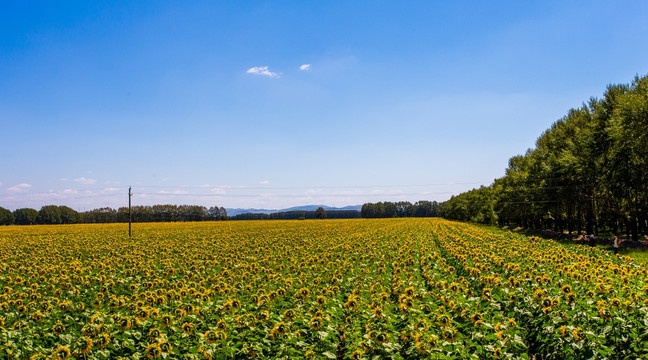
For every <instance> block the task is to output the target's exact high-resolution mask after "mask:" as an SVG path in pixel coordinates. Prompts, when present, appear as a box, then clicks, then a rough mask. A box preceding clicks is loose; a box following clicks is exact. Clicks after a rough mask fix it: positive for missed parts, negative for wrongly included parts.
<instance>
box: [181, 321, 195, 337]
mask: <svg viewBox="0 0 648 360" xmlns="http://www.w3.org/2000/svg"><path fill="white" fill-rule="evenodd" d="M193 331H194V324H193V323H190V322H185V323H183V324H182V332H183V333H185V334H191V333H193Z"/></svg>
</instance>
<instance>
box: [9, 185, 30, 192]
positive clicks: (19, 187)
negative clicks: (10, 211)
mask: <svg viewBox="0 0 648 360" xmlns="http://www.w3.org/2000/svg"><path fill="white" fill-rule="evenodd" d="M30 187H32V186H31V185H30V184H18V185H14V186H12V187H10V188H8V189H7V191H9V192H14V193H17V192H25V191H27V190H28V189H29V188H30Z"/></svg>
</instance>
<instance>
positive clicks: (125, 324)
mask: <svg viewBox="0 0 648 360" xmlns="http://www.w3.org/2000/svg"><path fill="white" fill-rule="evenodd" d="M132 325H133V324H132V322H131V320H130V319H129V318H128V317H120V318H119V319H118V320H117V326H118V327H119V328H120V329H122V330H125V329H128V328H130V327H131V326H132Z"/></svg>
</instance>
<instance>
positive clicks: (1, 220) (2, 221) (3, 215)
mask: <svg viewBox="0 0 648 360" xmlns="http://www.w3.org/2000/svg"><path fill="white" fill-rule="evenodd" d="M13 223H14V214H13V213H12V212H11V211H9V210H7V209H5V208H3V207H0V225H13Z"/></svg>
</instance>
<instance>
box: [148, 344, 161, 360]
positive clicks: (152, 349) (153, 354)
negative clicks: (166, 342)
mask: <svg viewBox="0 0 648 360" xmlns="http://www.w3.org/2000/svg"><path fill="white" fill-rule="evenodd" d="M144 353H145V354H146V357H147V358H149V359H157V358H159V357H160V356H161V355H162V349H161V348H160V344H158V343H153V344H150V345H149V346H147V347H146V351H145V352H144Z"/></svg>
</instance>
